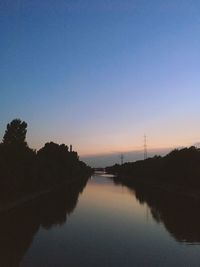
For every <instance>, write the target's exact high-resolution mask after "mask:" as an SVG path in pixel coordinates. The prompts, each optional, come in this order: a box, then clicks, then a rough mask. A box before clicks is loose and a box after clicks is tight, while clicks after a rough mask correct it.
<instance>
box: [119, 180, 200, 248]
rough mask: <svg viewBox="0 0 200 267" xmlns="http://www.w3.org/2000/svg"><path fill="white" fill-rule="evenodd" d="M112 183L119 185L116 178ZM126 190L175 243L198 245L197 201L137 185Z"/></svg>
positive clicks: (199, 239)
mask: <svg viewBox="0 0 200 267" xmlns="http://www.w3.org/2000/svg"><path fill="white" fill-rule="evenodd" d="M114 182H115V184H121V182H120V181H119V180H118V179H117V178H114ZM128 188H129V189H131V190H132V193H133V194H134V195H135V197H136V199H137V200H138V201H139V203H140V204H144V203H146V204H147V205H148V207H149V209H150V211H151V215H152V217H153V219H154V220H155V221H156V222H157V223H162V224H163V225H164V226H165V228H166V230H167V231H168V232H169V233H170V234H171V236H173V237H174V238H175V239H176V240H177V241H179V242H187V243H192V244H194V243H200V227H199V225H200V213H199V210H200V203H199V201H197V200H195V199H193V198H191V197H183V196H181V195H176V194H174V193H169V192H165V191H163V190H158V189H153V188H150V187H149V186H144V185H139V184H137V183H136V184H134V185H133V186H132V187H130V186H128Z"/></svg>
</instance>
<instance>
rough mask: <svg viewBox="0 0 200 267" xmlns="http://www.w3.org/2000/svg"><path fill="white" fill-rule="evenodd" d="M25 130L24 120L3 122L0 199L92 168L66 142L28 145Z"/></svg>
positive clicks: (0, 145) (46, 185) (67, 179)
mask: <svg viewBox="0 0 200 267" xmlns="http://www.w3.org/2000/svg"><path fill="white" fill-rule="evenodd" d="M26 133H27V123H26V122H25V121H21V120H20V119H14V120H12V121H11V122H10V123H8V124H7V128H6V131H5V134H4V136H3V139H2V142H1V143H0V200H4V199H12V198H13V199H15V198H16V197H20V196H23V195H25V194H27V193H30V192H37V191H38V190H42V189H46V188H50V187H54V186H56V185H58V184H60V183H62V182H64V181H69V180H72V179H75V178H78V177H82V176H89V175H90V174H91V172H92V169H91V168H90V167H89V166H87V165H86V164H85V163H84V162H82V161H80V160H79V157H78V154H77V152H75V151H72V150H71V149H70V151H69V148H68V146H67V145H65V144H61V145H59V144H56V143H54V142H49V143H46V144H45V145H44V147H42V148H41V149H39V150H38V151H36V150H34V149H32V148H30V147H29V146H28V144H27V142H26Z"/></svg>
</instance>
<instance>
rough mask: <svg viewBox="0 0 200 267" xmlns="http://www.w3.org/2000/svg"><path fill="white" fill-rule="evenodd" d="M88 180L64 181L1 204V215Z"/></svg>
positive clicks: (74, 179)
mask: <svg viewBox="0 0 200 267" xmlns="http://www.w3.org/2000/svg"><path fill="white" fill-rule="evenodd" d="M88 179H89V176H88V177H85V176H84V177H78V178H77V177H76V178H73V179H71V180H66V181H63V182H62V183H59V184H55V185H54V186H52V187H50V188H48V189H43V190H41V191H38V192H33V193H28V194H27V195H24V196H23V197H20V198H18V199H16V200H11V201H7V202H0V214H4V213H7V212H10V211H12V210H14V209H17V208H18V207H21V206H23V205H26V204H28V203H31V202H32V201H35V200H38V199H39V198H40V197H43V196H44V195H48V194H50V193H52V192H54V191H56V190H59V189H62V188H63V187H67V186H71V185H74V184H76V183H78V182H80V181H87V180H88Z"/></svg>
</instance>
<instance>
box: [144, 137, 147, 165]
mask: <svg viewBox="0 0 200 267" xmlns="http://www.w3.org/2000/svg"><path fill="white" fill-rule="evenodd" d="M145 159H147V137H146V135H144V160H145Z"/></svg>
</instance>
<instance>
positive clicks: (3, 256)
mask: <svg viewBox="0 0 200 267" xmlns="http://www.w3.org/2000/svg"><path fill="white" fill-rule="evenodd" d="M86 183H87V179H85V180H83V179H82V180H80V181H77V182H76V183H74V184H71V185H65V186H63V187H62V188H57V189H56V190H54V191H53V192H51V193H49V194H47V195H45V196H43V197H40V198H39V199H38V200H37V201H34V202H33V203H31V204H30V203H29V204H27V205H26V206H24V207H21V208H19V209H17V210H15V211H13V212H10V213H9V214H6V215H5V214H4V215H1V217H0V237H1V238H0V266H1V267H15V266H19V265H20V262H21V260H22V258H23V256H24V255H25V253H26V251H27V250H28V248H29V247H30V245H31V243H32V241H33V238H34V236H35V234H36V233H37V232H38V230H39V228H40V227H41V226H42V227H44V228H46V229H49V228H51V227H52V226H54V225H62V224H63V223H65V222H66V220H67V218H68V216H69V215H70V214H71V213H72V212H73V210H74V209H75V207H76V205H77V202H78V197H79V194H80V193H81V192H82V191H83V189H84V187H85V185H86Z"/></svg>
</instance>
